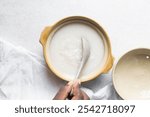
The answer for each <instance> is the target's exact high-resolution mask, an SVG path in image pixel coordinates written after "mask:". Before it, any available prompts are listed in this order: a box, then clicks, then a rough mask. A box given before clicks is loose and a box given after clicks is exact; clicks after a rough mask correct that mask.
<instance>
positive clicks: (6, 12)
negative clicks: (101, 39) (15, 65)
mask: <svg viewBox="0 0 150 117" xmlns="http://www.w3.org/2000/svg"><path fill="white" fill-rule="evenodd" d="M149 11H150V0H0V37H1V38H2V39H4V40H5V41H9V42H10V43H12V44H14V45H16V46H18V45H19V46H22V47H24V48H26V49H27V50H29V51H31V52H33V53H34V54H36V55H38V56H41V57H43V56H42V55H43V52H42V46H41V45H40V43H39V37H40V33H41V31H42V30H43V28H44V27H45V26H47V25H51V24H53V23H55V22H56V21H58V20H60V19H61V18H64V17H68V16H72V15H82V16H86V17H89V18H92V19H93V20H95V21H97V22H98V23H100V24H101V25H102V26H103V27H104V29H105V30H106V32H107V33H108V35H109V37H110V41H111V44H112V51H113V55H114V57H115V58H116V60H117V59H118V57H119V56H121V55H122V54H123V53H124V52H126V51H128V50H130V49H133V48H138V47H148V48H150V15H149Z"/></svg>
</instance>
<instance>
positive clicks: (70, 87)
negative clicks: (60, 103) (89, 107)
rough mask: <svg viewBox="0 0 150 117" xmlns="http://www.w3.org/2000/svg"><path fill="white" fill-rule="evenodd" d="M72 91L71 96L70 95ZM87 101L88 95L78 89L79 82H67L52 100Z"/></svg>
mask: <svg viewBox="0 0 150 117" xmlns="http://www.w3.org/2000/svg"><path fill="white" fill-rule="evenodd" d="M71 91H73V95H72V96H71V95H70V93H71ZM66 99H70V100H89V97H88V95H87V94H86V93H85V92H84V91H82V90H81V89H80V84H79V81H75V82H74V83H73V82H69V83H68V84H67V85H65V86H63V87H62V88H60V90H59V91H58V92H57V94H56V95H55V97H54V100H66Z"/></svg>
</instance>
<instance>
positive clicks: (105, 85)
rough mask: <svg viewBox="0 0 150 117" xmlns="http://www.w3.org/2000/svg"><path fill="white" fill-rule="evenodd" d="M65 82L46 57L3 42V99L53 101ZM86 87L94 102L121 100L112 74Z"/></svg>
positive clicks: (0, 55) (0, 72)
mask: <svg viewBox="0 0 150 117" xmlns="http://www.w3.org/2000/svg"><path fill="white" fill-rule="evenodd" d="M65 83H66V82H65V81H63V80H61V79H59V78H57V76H55V75H54V74H53V73H52V72H51V71H50V70H49V69H48V68H47V66H46V64H45V61H44V59H43V58H40V57H38V56H36V55H34V54H33V53H31V52H29V51H27V50H25V49H24V48H22V47H20V46H18V47H16V46H14V45H12V44H10V43H8V42H5V41H2V39H1V40H0V99H53V97H54V96H55V94H56V93H57V91H58V90H59V88H60V87H61V86H63V85H65ZM82 86H83V88H82V90H84V91H85V92H86V93H87V94H88V95H89V97H90V98H91V99H100V100H107V99H120V98H119V96H118V95H117V94H116V92H115V90H114V88H113V86H112V82H111V73H108V74H103V75H101V76H100V77H99V78H97V79H96V80H93V81H90V82H87V83H83V84H82Z"/></svg>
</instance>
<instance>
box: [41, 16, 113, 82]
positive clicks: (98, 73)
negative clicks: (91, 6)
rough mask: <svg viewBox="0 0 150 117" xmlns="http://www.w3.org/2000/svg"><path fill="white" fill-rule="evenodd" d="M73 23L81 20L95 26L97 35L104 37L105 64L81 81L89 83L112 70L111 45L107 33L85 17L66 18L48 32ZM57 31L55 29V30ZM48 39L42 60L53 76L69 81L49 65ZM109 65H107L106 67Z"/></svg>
mask: <svg viewBox="0 0 150 117" xmlns="http://www.w3.org/2000/svg"><path fill="white" fill-rule="evenodd" d="M71 20H72V21H74V20H82V21H85V22H87V23H91V25H93V26H95V27H96V28H97V29H98V31H99V33H102V35H103V36H104V39H105V41H106V44H107V49H108V50H107V51H108V55H107V57H106V62H105V64H104V65H103V68H102V69H101V70H100V71H99V72H96V73H93V74H92V75H90V77H88V78H87V79H84V80H81V82H86V81H89V80H92V79H95V78H96V77H97V76H99V75H100V74H102V73H105V72H107V71H108V70H110V69H111V68H112V65H113V61H114V58H113V56H112V51H111V44H110V39H109V37H108V35H107V33H106V32H105V30H104V29H103V28H102V26H100V25H99V24H98V23H97V22H95V21H94V20H92V19H90V18H87V17H83V16H71V17H66V18H63V19H62V20H59V21H58V22H56V23H55V24H54V25H52V26H51V30H50V32H49V34H50V33H52V32H53V31H54V30H55V29H56V28H57V27H58V26H60V25H61V24H63V23H65V22H68V21H71ZM56 30H57V29H56ZM48 38H49V36H48V37H47V40H46V43H45V46H43V48H44V58H45V60H46V63H47V65H48V67H49V68H50V70H51V71H52V72H53V73H54V74H55V75H57V76H58V77H59V78H61V79H63V80H65V81H69V79H67V78H64V77H63V76H62V75H61V74H60V73H59V71H57V70H55V69H54V67H53V65H52V64H51V62H50V60H49V59H48V54H47V49H46V48H47V42H48ZM108 64H109V65H108Z"/></svg>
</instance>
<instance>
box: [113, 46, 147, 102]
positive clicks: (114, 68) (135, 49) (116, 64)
mask: <svg viewBox="0 0 150 117" xmlns="http://www.w3.org/2000/svg"><path fill="white" fill-rule="evenodd" d="M138 50H148V51H149V52H150V48H145V47H140V48H134V49H131V50H128V51H127V52H124V54H122V55H121V56H120V57H119V58H118V60H117V61H116V63H115V65H114V66H113V68H112V82H113V86H114V88H115V90H116V92H117V94H118V95H119V96H120V97H121V98H122V99H123V100H130V99H128V98H125V97H123V96H122V95H121V93H120V91H119V90H118V88H117V86H116V83H115V70H116V68H117V66H118V64H119V61H120V60H121V59H122V58H123V57H124V56H125V55H127V54H129V53H130V52H134V51H138Z"/></svg>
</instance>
